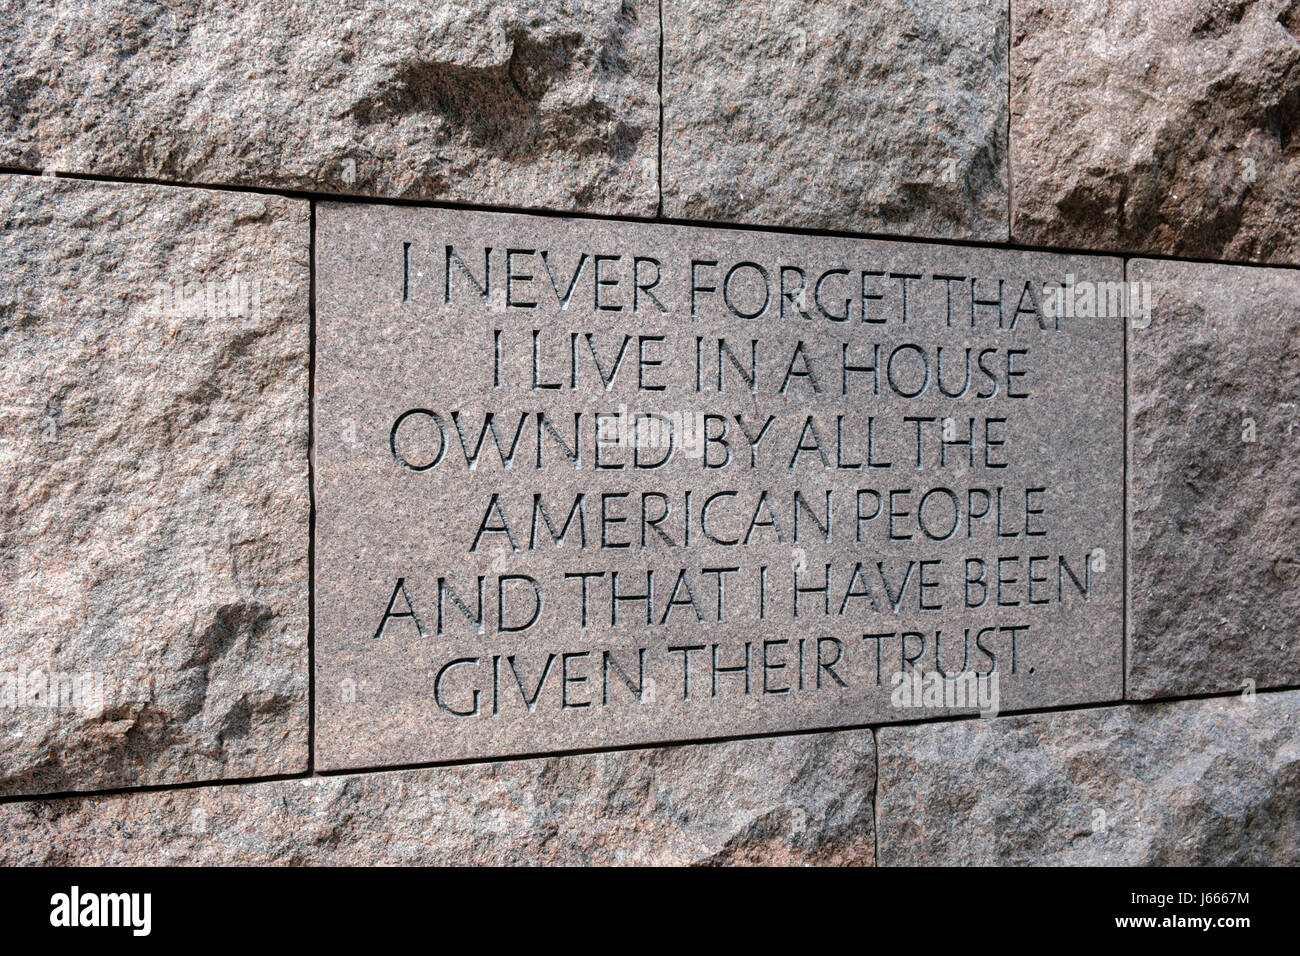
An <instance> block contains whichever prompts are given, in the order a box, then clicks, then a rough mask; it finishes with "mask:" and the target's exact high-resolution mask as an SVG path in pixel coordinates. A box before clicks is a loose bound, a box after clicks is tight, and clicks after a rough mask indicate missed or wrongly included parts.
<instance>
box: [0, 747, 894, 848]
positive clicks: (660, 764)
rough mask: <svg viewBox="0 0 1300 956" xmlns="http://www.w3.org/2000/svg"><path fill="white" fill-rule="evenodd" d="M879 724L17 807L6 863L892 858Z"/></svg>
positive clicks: (8, 811)
mask: <svg viewBox="0 0 1300 956" xmlns="http://www.w3.org/2000/svg"><path fill="white" fill-rule="evenodd" d="M874 783H875V747H874V745H873V742H872V737H871V732H870V731H867V730H862V731H847V732H843V733H827V734H811V735H805V736H798V737H785V738H772V739H765V740H746V741H733V742H728V743H721V744H707V745H701V746H684V747H672V748H668V749H664V750H640V751H621V752H614V753H603V754H587V755H581V756H568V757H552V758H546V759H540V760H525V761H513V762H509V763H496V764H478V765H472V766H461V767H443V768H436V769H428V770H411V771H390V772H383V773H371V774H360V775H356V776H339V777H314V778H302V779H297V780H281V781H276V782H269V783H255V784H245V785H242V786H218V787H194V788H184V789H178V790H168V791H163V792H157V793H137V794H120V795H116V796H109V797H86V798H72V799H62V800H50V801H44V802H27V803H10V804H5V805H3V806H0V863H3V864H5V865H27V864H43V865H49V864H81V865H114V866H120V865H139V864H150V865H158V864H225V865H230V864H303V863H316V864H336V865H337V864H347V865H363V866H373V865H376V864H443V865H447V864H450V865H460V866H463V865H469V864H486V865H520V864H540V863H552V864H564V865H589V864H640V865H647V864H673V865H682V864H704V865H726V864H763V865H778V864H780V865H784V864H810V863H811V864H821V865H863V864H865V865H870V864H871V863H872V862H873V859H874V853H875V833H874V830H875V825H874V821H873V818H872V792H873V787H874Z"/></svg>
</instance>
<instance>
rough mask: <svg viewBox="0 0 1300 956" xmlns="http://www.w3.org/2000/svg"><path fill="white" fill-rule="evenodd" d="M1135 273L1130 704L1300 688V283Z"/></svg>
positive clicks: (1213, 269)
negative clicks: (1144, 319) (1142, 319)
mask: <svg viewBox="0 0 1300 956" xmlns="http://www.w3.org/2000/svg"><path fill="white" fill-rule="evenodd" d="M1128 272H1129V279H1130V281H1131V282H1134V283H1137V284H1139V288H1142V287H1149V291H1150V295H1151V302H1152V315H1151V322H1150V324H1149V325H1147V326H1145V327H1133V328H1131V329H1130V331H1129V363H1128V377H1129V548H1130V560H1131V562H1132V563H1131V567H1132V574H1131V577H1130V581H1129V587H1130V596H1129V628H1128V630H1129V635H1128V694H1129V696H1130V697H1171V696H1176V695H1181V694H1196V693H1207V692H1214V691H1231V690H1243V689H1246V688H1263V687H1286V686H1294V685H1296V684H1300V638H1297V634H1298V633H1300V552H1298V550H1297V542H1300V473H1298V472H1297V467H1296V463H1297V462H1298V461H1300V312H1297V310H1296V300H1297V297H1300V272H1296V271H1294V270H1291V269H1264V268H1258V267H1253V266H1224V265H1202V264H1199V263H1179V262H1155V261H1151V260H1137V261H1134V262H1130V263H1129V269H1128Z"/></svg>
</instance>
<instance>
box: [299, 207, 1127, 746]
mask: <svg viewBox="0 0 1300 956" xmlns="http://www.w3.org/2000/svg"><path fill="white" fill-rule="evenodd" d="M316 256H317V264H318V270H317V274H318V276H319V278H318V288H317V296H316V371H315V405H314V410H313V413H314V416H315V418H314V423H315V430H314V461H315V495H316V508H317V513H316V539H315V564H314V567H315V628H316V630H315V635H316V637H315V661H316V665H315V677H316V682H317V683H316V705H317V717H316V742H317V747H318V753H319V765H320V766H321V767H323V768H327V769H339V768H347V767H361V766H376V765H384V764H399V763H414V762H425V761H439V760H455V759H465V758H487V757H497V756H506V755H512V754H535V753H542V752H547V751H558V750H574V749H586V748H599V747H605V746H613V745H626V744H636V743H653V742H664V741H677V740H689V739H699V738H708V737H718V736H728V735H742V734H754V733H765V732H776V731H788V730H798V729H806V728H826V727H838V726H844V725H858V724H866V723H872V722H885V721H889V722H894V721H902V720H911V719H921V718H927V717H934V716H937V715H941V714H948V713H974V712H985V713H988V712H993V711H1007V710H1016V709H1023V708H1033V707H1043V706H1049V705H1054V704H1069V703H1078V702H1083V701H1093V700H1111V699H1117V698H1119V697H1120V696H1121V692H1122V691H1121V659H1122V634H1121V613H1122V600H1123V598H1122V595H1123V536H1122V509H1123V484H1122V483H1123V445H1122V441H1123V393H1122V377H1123V334H1124V328H1123V323H1124V319H1123V318H1122V316H1121V314H1120V312H1119V310H1118V307H1117V303H1118V302H1120V301H1121V300H1122V299H1124V297H1125V296H1126V295H1127V290H1125V289H1124V288H1123V287H1122V286H1121V285H1120V283H1121V280H1122V278H1123V273H1122V268H1121V263H1120V261H1119V260H1117V259H1110V258H1099V257H1085V256H1066V255H1054V254H1043V253H1030V252H1018V251H1008V250H994V249H981V248H973V247H965V246H955V245H931V244H924V243H917V242H893V241H889V242H886V241H874V240H859V239H844V238H828V237H820V236H806V235H790V234H783V233H776V232H754V231H742V230H728V229H716V228H707V229H706V228H694V227H685V226H671V225H661V224H642V223H630V222H612V221H597V220H588V219H566V218H556V217H538V216H525V215H507V214H497V213H487V212H467V211H458V210H448V209H417V208H409V207H378V206H368V205H360V204H343V203H338V204H330V203H324V204H322V205H321V206H320V207H319V210H318V214H317V231H316Z"/></svg>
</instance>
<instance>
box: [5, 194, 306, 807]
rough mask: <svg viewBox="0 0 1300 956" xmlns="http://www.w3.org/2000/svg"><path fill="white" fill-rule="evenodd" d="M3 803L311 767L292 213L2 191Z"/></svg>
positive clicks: (300, 326)
mask: <svg viewBox="0 0 1300 956" xmlns="http://www.w3.org/2000/svg"><path fill="white" fill-rule="evenodd" d="M0 229H2V231H0V274H2V275H3V281H2V282H0V794H32V793H42V792H51V791H63V790H84V789H98V788H106V787H119V786H135V785H140V784H159V783H173V782H178V781H190V780H200V779H205V778H214V777H241V776H252V775H259V774H271V773H283V772H289V771H301V770H303V769H304V768H305V766H306V763H307V719H308V718H307V680H308V677H307V520H308V507H309V505H308V488H307V461H306V453H307V357H308V348H309V344H308V316H307V296H308V274H307V267H308V263H307V258H308V231H309V226H308V208H307V204H306V203H304V202H298V201H291V200H287V199H282V198H274V197H267V196H251V195H241V194H239V193H234V192H213V191H209V190H201V189H176V188H168V187H158V186H125V185H111V184H92V183H85V182H60V181H57V180H53V179H50V180H46V179H40V178H37V177H32V176H0Z"/></svg>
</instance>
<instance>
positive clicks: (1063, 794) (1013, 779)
mask: <svg viewBox="0 0 1300 956" xmlns="http://www.w3.org/2000/svg"><path fill="white" fill-rule="evenodd" d="M878 745H879V748H880V781H879V788H878V790H877V794H876V813H877V818H878V820H879V821H880V838H879V839H880V863H881V864H882V865H885V866H898V865H903V866H934V865H938V866H970V865H975V866H987V865H998V866H1008V865H1020V866H1023V865H1049V866H1078V865H1100V866H1139V865H1147V866H1204V865H1218V866H1226V865H1234V864H1236V865H1243V864H1244V865H1254V866H1263V865H1273V866H1295V865H1296V864H1297V863H1300V809H1298V808H1300V801H1297V800H1296V794H1297V790H1298V789H1300V693H1296V692H1290V693H1273V694H1260V695H1258V696H1256V697H1254V698H1253V699H1247V698H1242V697H1229V698H1221V699H1217V700H1205V701H1185V702H1181V703H1175V704H1143V705H1131V706H1124V707H1103V708H1097V709H1094V710H1081V711H1075V712H1061V713H1055V714H1033V715H1027V716H1023V717H999V718H996V719H993V720H967V721H962V722H960V723H955V724H953V723H936V724H926V725H921V726H915V727H884V728H882V729H881V730H880V731H879V734H878Z"/></svg>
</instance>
